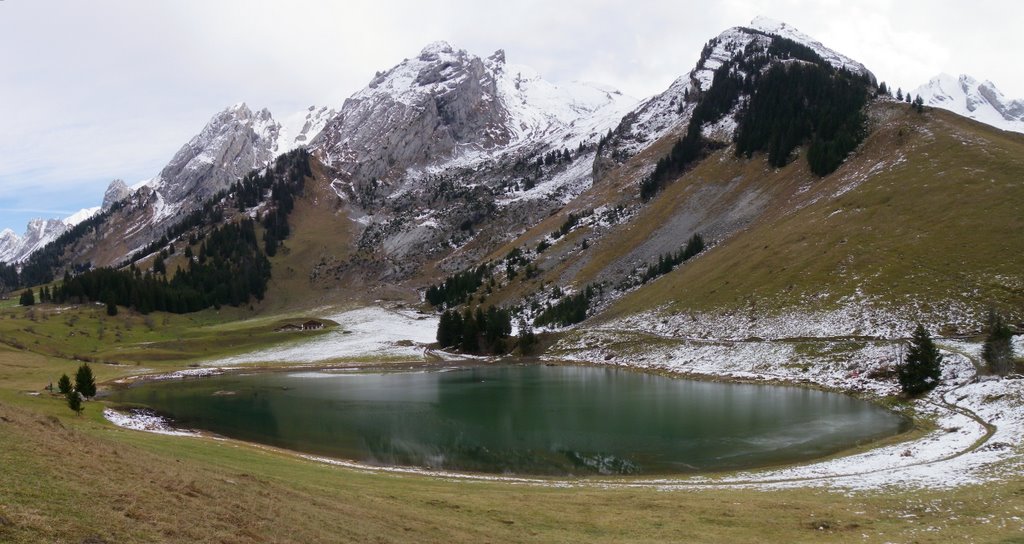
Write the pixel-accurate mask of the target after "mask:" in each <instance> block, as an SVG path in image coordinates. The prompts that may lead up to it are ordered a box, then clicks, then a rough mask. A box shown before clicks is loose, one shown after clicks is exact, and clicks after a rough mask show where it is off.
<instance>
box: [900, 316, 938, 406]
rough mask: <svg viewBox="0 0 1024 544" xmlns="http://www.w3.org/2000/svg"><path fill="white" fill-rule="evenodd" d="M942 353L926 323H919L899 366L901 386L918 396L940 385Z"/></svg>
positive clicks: (909, 393)
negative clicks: (926, 327)
mask: <svg viewBox="0 0 1024 544" xmlns="http://www.w3.org/2000/svg"><path fill="white" fill-rule="evenodd" d="M941 365H942V354H940V353H939V348H937V347H935V342H932V337H931V336H930V335H929V334H928V330H927V329H925V328H924V325H922V324H920V323H918V324H917V329H916V330H914V335H913V336H912V337H911V339H910V349H909V350H908V351H907V356H906V357H905V358H904V359H903V362H902V363H901V364H900V365H899V368H897V373H898V374H899V380H900V387H901V388H902V389H903V392H904V393H906V394H907V395H908V396H911V397H916V396H917V395H920V394H922V393H927V392H928V391H931V390H932V389H935V386H937V385H939V381H940V379H941V377H942V368H941Z"/></svg>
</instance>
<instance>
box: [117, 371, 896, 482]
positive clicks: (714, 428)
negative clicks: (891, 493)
mask: <svg viewBox="0 0 1024 544" xmlns="http://www.w3.org/2000/svg"><path fill="white" fill-rule="evenodd" d="M112 400H114V401H116V402H119V403H124V404H137V405H144V406H147V407H149V408H152V409H154V410H156V411H157V412H159V413H161V414H164V415H167V416H170V417H171V418H173V419H174V420H175V421H176V423H177V424H178V425H180V426H184V427H190V428H197V429H205V430H208V431H212V432H214V433H218V434H221V435H224V436H228V437H232V438H239V439H243V440H249V441H253V442H261V443H265V444H270V445H274V446H280V447H284V448H289V449H293V450H297V451H302V452H308V453H313V454H318V455H326V456H332V457H337V458H342V459H351V460H355V461H360V462H363V463H368V464H375V465H403V466H416V467H427V468H432V469H446V470H458V471H475V472H489V473H509V474H551V475H569V474H572V475H583V474H668V473H678V472H692V471H714V470H727V469H740V468H752V467H759V466H766V465H772V464H779V463H788V462H796V461H803V460H808V459H812V458H815V457H821V456H825V455H828V454H831V453H835V452H838V451H840V450H843V449H846V448H849V447H851V446H854V445H857V444H861V443H865V442H868V441H872V440H877V439H879V438H883V437H887V436H892V435H894V434H898V433H899V432H902V431H903V430H905V429H906V427H907V425H908V422H907V421H906V420H905V419H904V418H902V417H900V416H897V415H896V414H893V413H891V412H889V411H886V410H884V409H882V408H879V407H878V406H875V405H873V404H871V403H868V402H865V401H860V400H857V399H854V398H852V397H848V396H846V395H840V394H835V393H825V392H821V391H813V390H809V389H802V388H797V387H780V386H767V385H744V384H730V383H712V382H702V381H692V380H683V379H674V378H667V377H662V376H654V375H649V374H642V373H639V372H631V371H627V370H620V369H614V368H593V367H568V366H500V367H478V368H468V369H465V368H464V369H457V370H445V371H429V372H387V373H355V372H274V373H259V374H250V375H238V374H233V375H223V376H217V377H212V378H202V379H190V380H185V381H171V382H155V383H148V384H144V385H140V386H137V387H132V388H128V389H125V390H121V391H118V392H115V393H114V394H113V395H112Z"/></svg>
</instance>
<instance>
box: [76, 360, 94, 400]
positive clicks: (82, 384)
mask: <svg viewBox="0 0 1024 544" xmlns="http://www.w3.org/2000/svg"><path fill="white" fill-rule="evenodd" d="M75 391H77V392H79V393H81V394H82V396H84V397H90V398H91V397H95V396H96V380H95V378H93V376H92V369H91V368H89V363H82V366H80V367H78V372H76V373H75Z"/></svg>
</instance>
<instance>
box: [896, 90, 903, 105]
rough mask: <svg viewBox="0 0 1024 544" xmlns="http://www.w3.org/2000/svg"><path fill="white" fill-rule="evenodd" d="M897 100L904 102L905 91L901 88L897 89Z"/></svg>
mask: <svg viewBox="0 0 1024 544" xmlns="http://www.w3.org/2000/svg"><path fill="white" fill-rule="evenodd" d="M896 100H899V101H900V102H903V89H902V88H900V87H897V88H896Z"/></svg>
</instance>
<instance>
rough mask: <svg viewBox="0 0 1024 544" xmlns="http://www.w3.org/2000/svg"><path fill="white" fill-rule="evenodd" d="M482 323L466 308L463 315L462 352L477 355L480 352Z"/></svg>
mask: <svg viewBox="0 0 1024 544" xmlns="http://www.w3.org/2000/svg"><path fill="white" fill-rule="evenodd" d="M479 335H480V323H479V322H478V321H477V320H476V318H474V317H473V312H472V311H471V310H470V309H469V308H466V312H465V313H464V314H463V315H462V351H464V352H466V353H477V352H479V351H480V339H479V338H478V337H479Z"/></svg>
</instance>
